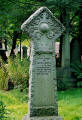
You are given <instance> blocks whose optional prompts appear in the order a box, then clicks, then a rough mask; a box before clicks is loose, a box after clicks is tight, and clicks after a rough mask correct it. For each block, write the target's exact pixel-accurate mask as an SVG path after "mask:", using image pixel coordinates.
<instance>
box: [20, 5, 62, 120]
mask: <svg viewBox="0 0 82 120" xmlns="http://www.w3.org/2000/svg"><path fill="white" fill-rule="evenodd" d="M21 28H22V30H23V31H24V32H26V34H28V35H29V37H30V38H31V57H30V58H31V59H30V60H31V64H30V82H29V114H28V117H25V118H24V119H25V120H61V119H62V118H61V117H59V116H58V105H57V85H56V59H55V48H54V46H55V45H54V43H55V40H56V39H57V38H58V37H59V36H60V35H61V33H62V32H63V30H64V27H63V25H62V24H61V23H60V22H59V21H58V20H57V19H56V18H55V17H54V16H53V14H52V13H51V12H50V10H48V9H47V8H46V7H42V8H40V9H39V10H37V11H36V12H35V13H34V14H33V15H32V16H31V17H30V18H29V19H28V20H27V21H25V22H24V24H23V25H22V27H21Z"/></svg>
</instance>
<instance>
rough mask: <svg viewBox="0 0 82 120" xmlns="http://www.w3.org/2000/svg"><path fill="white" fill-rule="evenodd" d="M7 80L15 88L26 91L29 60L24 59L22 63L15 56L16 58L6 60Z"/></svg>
mask: <svg viewBox="0 0 82 120" xmlns="http://www.w3.org/2000/svg"><path fill="white" fill-rule="evenodd" d="M7 71H8V79H9V80H11V81H12V82H13V83H14V85H15V87H19V88H21V90H23V89H27V86H28V79H29V59H27V58H24V59H23V60H22V61H21V59H20V58H19V56H17V57H16V58H14V59H12V58H9V59H8V65H7Z"/></svg>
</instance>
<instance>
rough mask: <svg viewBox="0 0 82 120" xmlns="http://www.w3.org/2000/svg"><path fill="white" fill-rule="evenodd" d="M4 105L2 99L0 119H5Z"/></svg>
mask: <svg viewBox="0 0 82 120" xmlns="http://www.w3.org/2000/svg"><path fill="white" fill-rule="evenodd" d="M6 111H7V110H6V107H5V105H4V103H3V102H2V101H0V120H6V118H7V112H6Z"/></svg>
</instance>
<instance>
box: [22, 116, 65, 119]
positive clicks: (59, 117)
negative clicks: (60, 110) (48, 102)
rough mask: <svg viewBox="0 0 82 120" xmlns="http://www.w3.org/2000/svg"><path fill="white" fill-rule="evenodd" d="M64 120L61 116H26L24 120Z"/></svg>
mask: <svg viewBox="0 0 82 120" xmlns="http://www.w3.org/2000/svg"><path fill="white" fill-rule="evenodd" d="M29 119H30V120H63V118H62V117H61V116H48V117H30V118H29V117H28V116H25V117H24V118H23V119H22V120H29Z"/></svg>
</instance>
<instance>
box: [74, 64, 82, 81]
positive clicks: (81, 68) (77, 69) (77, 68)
mask: <svg viewBox="0 0 82 120" xmlns="http://www.w3.org/2000/svg"><path fill="white" fill-rule="evenodd" d="M72 72H73V73H74V75H75V77H76V78H77V79H82V63H79V62H77V63H76V64H72Z"/></svg>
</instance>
